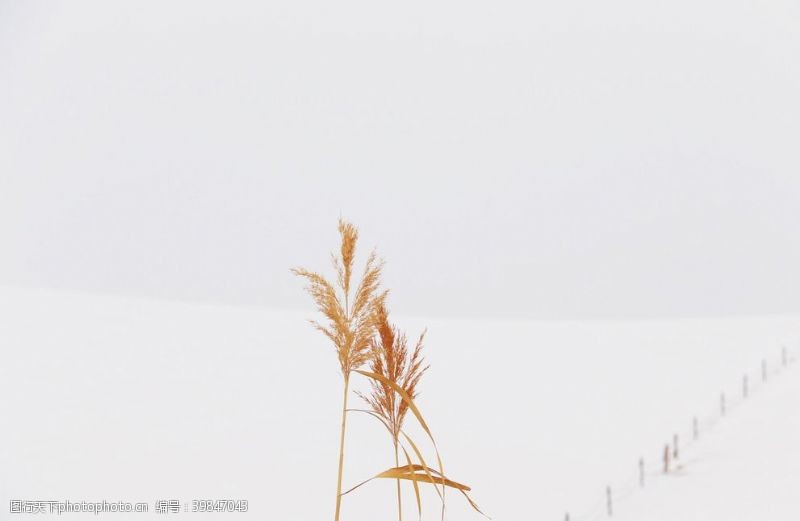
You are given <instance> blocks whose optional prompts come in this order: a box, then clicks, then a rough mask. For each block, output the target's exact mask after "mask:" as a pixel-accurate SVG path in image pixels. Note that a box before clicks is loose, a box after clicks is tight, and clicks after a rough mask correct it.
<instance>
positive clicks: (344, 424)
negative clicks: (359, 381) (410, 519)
mask: <svg viewBox="0 0 800 521" xmlns="http://www.w3.org/2000/svg"><path fill="white" fill-rule="evenodd" d="M349 388H350V375H349V374H348V375H345V377H344V398H343V400H342V433H341V437H340V438H339V477H338V479H337V480H336V514H335V516H334V521H339V511H340V510H341V507H342V470H343V468H344V436H345V432H346V430H347V392H348V390H349Z"/></svg>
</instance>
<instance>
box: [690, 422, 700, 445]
mask: <svg viewBox="0 0 800 521" xmlns="http://www.w3.org/2000/svg"><path fill="white" fill-rule="evenodd" d="M699 437H700V426H699V425H698V424H697V416H695V417H694V418H692V438H694V439H695V440H696V439H697V438H699Z"/></svg>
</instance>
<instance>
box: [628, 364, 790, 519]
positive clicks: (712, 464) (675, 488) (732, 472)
mask: <svg viewBox="0 0 800 521" xmlns="http://www.w3.org/2000/svg"><path fill="white" fill-rule="evenodd" d="M798 411H800V373H798V367H797V365H796V364H795V365H794V366H790V367H789V369H787V371H786V373H785V374H784V375H780V376H777V377H774V378H771V379H770V381H769V382H768V385H766V386H764V388H763V389H761V390H759V391H757V392H755V393H754V394H753V395H751V397H749V398H748V399H747V401H746V403H744V404H742V406H741V407H740V408H739V410H736V411H734V412H733V413H732V414H731V415H729V416H728V417H727V418H726V419H725V421H722V422H720V423H719V424H718V425H717V426H716V427H715V428H714V429H713V430H711V431H710V432H709V433H708V435H707V436H702V437H701V438H700V440H698V442H697V443H696V444H694V445H693V446H692V447H691V448H690V449H689V450H687V452H686V454H685V455H684V456H683V457H682V458H683V459H685V460H686V461H685V462H681V465H682V468H680V469H679V470H678V471H677V472H675V473H672V474H668V475H666V476H664V475H661V476H660V477H658V478H655V477H654V478H651V479H648V480H647V481H646V483H645V490H644V491H643V492H639V493H637V494H632V495H631V497H630V499H628V500H626V501H624V502H621V503H620V504H619V505H618V508H617V512H616V514H615V518H616V519H619V520H621V521H628V520H630V521H633V520H641V519H648V520H650V521H703V520H716V519H724V520H725V521H752V520H760V521H773V520H775V521H777V520H792V519H798V518H800V443H799V442H798V440H800V414H798Z"/></svg>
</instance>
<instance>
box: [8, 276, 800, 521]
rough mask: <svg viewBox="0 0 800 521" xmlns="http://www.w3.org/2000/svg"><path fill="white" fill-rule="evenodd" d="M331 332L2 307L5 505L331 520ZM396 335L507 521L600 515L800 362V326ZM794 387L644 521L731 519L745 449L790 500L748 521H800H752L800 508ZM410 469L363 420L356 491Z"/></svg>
mask: <svg viewBox="0 0 800 521" xmlns="http://www.w3.org/2000/svg"><path fill="white" fill-rule="evenodd" d="M313 316H314V314H313V313H312V312H311V310H310V309H309V312H308V313H301V312H296V311H276V310H268V309H263V308H244V307H239V308H237V307H220V306H211V305H202V304H187V303H179V302H160V301H150V300H144V299H142V300H137V299H123V298H116V297H106V296H102V297H101V296H89V295H82V294H71V293H59V292H47V291H35V290H20V289H10V288H2V290H1V291H0V352H1V353H2V360H1V362H0V396H1V397H2V398H0V415H2V417H3V418H4V425H5V426H4V428H3V429H0V504H6V505H8V501H9V500H11V499H28V500H51V499H52V500H55V499H70V500H102V499H105V500H109V501H111V500H127V501H147V502H149V503H151V507H152V503H153V502H154V501H156V500H158V499H178V500H180V501H181V502H182V503H191V501H192V500H194V499H247V500H248V501H249V505H250V510H249V512H248V513H247V514H242V513H235V514H222V513H213V514H206V515H201V516H196V517H199V518H201V519H202V518H204V517H208V518H209V519H239V520H242V519H280V520H284V519H286V520H314V521H317V520H320V519H328V518H330V517H331V513H332V509H333V506H334V491H335V477H336V476H335V472H336V463H337V462H336V455H337V448H338V447H337V445H338V423H339V407H340V400H341V382H340V375H339V374H338V369H337V367H338V366H337V364H336V361H335V358H334V354H333V350H332V348H331V347H330V346H329V345H327V344H326V342H325V339H324V338H323V337H322V336H321V335H319V334H318V333H316V332H315V331H313V330H312V329H311V328H310V327H309V326H308V324H307V323H306V321H305V319H307V318H311V317H313ZM395 318H396V320H397V321H398V322H399V324H400V325H401V326H402V327H404V328H405V329H407V331H408V333H409V335H411V336H413V335H416V334H417V333H418V332H419V331H421V329H422V328H423V327H426V326H427V327H428V336H427V347H426V350H427V351H426V354H427V358H428V361H429V362H430V364H431V369H430V371H429V373H428V374H427V375H426V378H425V380H424V381H423V382H422V385H421V396H420V398H419V402H418V403H419V405H420V407H421V409H422V411H423V413H424V414H425V416H426V417H427V419H428V420H429V423H430V425H431V427H432V429H433V431H434V433H435V435H436V437H437V442H438V443H439V446H440V448H441V450H442V455H443V457H444V461H445V465H446V468H447V472H448V474H449V475H451V476H452V477H453V478H454V479H457V480H460V481H463V482H466V483H468V484H469V485H471V486H472V487H473V491H474V494H473V497H474V498H475V500H476V501H477V502H478V504H479V505H480V506H481V507H483V508H484V509H485V510H486V512H487V513H488V514H489V515H491V516H492V517H493V518H494V519H498V520H503V519H507V520H515V519H540V520H548V519H552V520H560V519H563V518H564V514H565V512H566V511H571V512H575V513H576V515H577V514H578V513H580V512H581V511H583V510H585V509H586V508H588V507H591V505H592V504H593V503H594V502H596V501H597V500H598V499H601V498H602V493H603V489H604V487H605V485H606V484H607V483H612V484H613V483H615V482H617V481H619V480H624V479H627V477H628V476H629V475H630V474H631V473H632V472H633V471H635V469H636V465H637V462H638V459H639V457H642V456H644V457H646V458H647V459H648V461H651V460H652V459H653V458H655V457H657V455H658V452H659V450H660V448H661V447H663V444H664V443H666V442H668V441H669V440H670V438H671V436H672V433H673V432H677V431H680V432H685V431H687V430H688V429H690V428H691V419H692V417H693V416H695V415H697V416H704V415H707V414H710V413H713V412H714V411H715V409H716V407H717V406H718V400H719V394H720V392H721V391H723V390H725V391H726V392H728V393H729V395H730V396H731V397H733V396H735V395H736V394H737V393H738V391H739V385H740V379H741V377H742V375H743V373H744V372H746V371H749V372H750V374H751V375H752V380H753V381H754V382H757V380H758V374H759V370H760V369H759V367H760V363H761V360H762V359H763V358H768V359H769V364H770V369H771V370H772V369H774V368H775V364H776V363H777V362H778V360H779V358H780V353H781V346H782V345H785V346H787V347H788V349H789V351H790V352H792V353H796V352H797V347H798V344H797V339H798V336H799V335H798V331H800V317H797V316H777V317H736V318H724V319H722V318H721V319H706V320H670V321H667V320H664V321H657V320H653V321H636V322H624V321H619V322H610V321H602V322H601V321H588V322H566V321H564V322H534V321H503V320H456V319H441V318H436V319H434V318H430V319H426V318H419V317H395ZM790 371H791V368H790V369H789V370H788V371H787V372H786V374H785V376H784V377H781V378H782V379H783V381H782V383H779V382H781V378H776V382H775V387H774V389H772V390H770V387H769V386H767V387H765V388H764V389H763V390H761V391H759V392H755V390H754V394H753V398H752V401H751V402H748V403H747V404H746V407H745V406H741V407H737V408H735V409H733V410H732V411H730V415H729V417H728V418H727V419H726V421H725V422H720V423H718V424H717V426H716V427H715V428H714V430H713V431H710V432H709V433H708V437H707V438H705V437H704V438H703V440H702V443H703V445H702V451H700V452H698V453H697V457H698V458H700V459H699V460H698V462H697V463H696V464H691V465H688V466H687V468H686V471H685V476H686V479H682V478H678V477H676V478H675V479H674V480H671V481H670V480H667V479H664V480H661V482H659V483H658V484H654V485H653V487H652V488H648V489H647V490H646V491H645V492H644V493H641V494H637V496H636V498H635V499H633V498H632V499H630V500H629V504H630V505H631V510H630V511H631V512H634V511H635V512H637V514H638V515H639V517H637V519H643V518H646V519H662V518H663V519H670V520H671V519H706V518H704V517H702V516H700V517H697V516H695V517H694V518H692V517H686V516H683V517H681V515H683V514H680V513H679V512H677V511H675V512H676V515H677V516H678V517H657V515H656V512H658V511H663V512H664V515H665V516H666V515H667V511H668V507H669V508H672V507H673V506H674V505H675V502H674V501H673V498H678V497H683V498H686V503H684V504H685V505H689V506H688V507H687V511H690V512H694V511H695V510H693V509H692V508H691V505H692V504H695V505H699V503H701V502H704V501H705V499H706V496H705V495H704V494H703V490H708V491H709V494H708V498H709V501H712V500H713V501H717V502H719V498H720V497H722V496H724V494H723V489H722V488H718V489H714V490H712V489H711V488H710V487H711V485H709V484H708V482H711V481H713V482H714V483H719V482H718V481H717V480H716V478H714V477H713V476H712V470H711V469H712V467H713V468H714V469H717V470H714V471H713V472H719V473H721V474H722V475H725V476H733V474H736V480H738V481H742V482H744V481H746V480H747V479H749V478H748V477H747V475H746V471H747V469H748V468H749V465H750V464H751V462H752V461H753V459H754V458H746V457H745V456H744V455H743V454H741V453H740V451H738V450H737V449H736V448H737V447H739V446H743V445H744V444H746V443H750V444H751V446H750V447H749V448H748V450H749V451H752V452H750V454H752V455H757V454H758V451H759V450H762V449H763V450H764V451H766V452H764V455H765V459H764V461H762V462H760V466H758V467H757V468H756V467H754V468H753V474H752V476H751V478H752V481H767V479H766V478H767V476H765V475H762V474H761V473H762V472H767V468H769V469H771V472H773V475H772V476H771V477H769V479H778V480H780V481H781V483H783V485H782V487H783V488H780V487H777V488H776V494H778V495H779V496H776V497H775V498H770V497H768V495H767V494H766V492H768V490H763V489H762V492H764V494H761V495H759V496H752V497H748V496H745V495H743V494H733V495H731V496H730V497H728V498H727V500H729V501H730V504H731V506H732V508H734V509H736V505H737V504H739V503H742V504H744V503H745V502H748V501H749V502H750V503H748V504H749V505H750V507H751V510H750V511H749V512H751V513H764V515H763V516H756V515H752V516H749V517H747V516H745V517H741V519H753V520H755V519H759V520H766V519H770V520H772V519H774V520H782V519H787V520H788V519H796V515H797V513H798V512H800V508H798V509H797V510H796V511H795V512H794V513H793V515H794V516H795V517H792V516H791V515H789V516H788V517H787V515H783V514H784V513H783V512H775V513H774V515H772V514H773V513H772V512H771V511H769V510H760V507H759V505H756V504H755V503H753V502H754V501H755V500H756V499H753V498H757V499H758V501H768V500H769V501H772V500H774V501H781V500H783V501H784V503H783V504H784V505H787V504H788V503H787V501H789V500H790V497H789V496H787V495H786V494H787V493H788V492H787V490H790V489H792V487H793V488H794V489H797V488H798V487H797V485H800V477H798V476H800V474H799V473H798V472H796V471H797V463H796V462H797V460H796V456H797V452H796V449H795V452H794V457H795V459H794V460H793V461H794V463H791V462H789V461H783V460H782V456H781V454H783V451H784V449H787V450H788V449H791V446H790V443H789V442H790V440H792V439H797V436H796V434H794V437H792V434H791V433H792V432H794V433H796V432H797V423H796V421H797V420H796V418H794V420H793V421H794V422H795V423H794V424H792V426H791V428H792V429H794V431H786V432H784V433H782V435H781V437H775V438H769V437H768V436H767V435H768V433H769V426H770V425H774V426H775V428H776V429H777V428H778V427H780V428H783V427H782V426H783V424H780V423H779V420H780V419H781V417H783V416H787V415H790V414H791V413H792V411H795V412H796V405H797V400H798V399H799V398H798V388H797V385H796V381H797V375H796V374H792V373H791V372H790ZM789 375H791V376H789ZM754 385H755V384H754ZM779 385H781V387H779ZM355 386H356V387H357V388H362V389H363V388H365V382H363V381H356V383H355ZM795 416H796V414H795ZM770 422H774V423H770ZM786 428H787V429H788V428H789V427H788V426H787V427H786ZM748 429H749V430H748ZM412 430H413V429H412ZM747 433H750V434H747ZM704 434H705V433H704ZM750 435H752V440H751V439H750V438H749V436H750ZM714 436H718V437H719V440H720V442H719V443H718V444H717V443H716V442H715V440H716V439H717V438H715V437H714ZM753 444H755V445H753ZM696 447H697V448H698V450H699V447H701V445H700V444H698V445H696ZM772 451H774V453H773V452H772ZM787 454H789V453H787ZM766 456H769V458H767V457H766ZM770 462H773V463H774V466H773V465H772V463H770ZM392 463H393V454H392V452H391V450H390V445H389V443H388V440H387V439H386V438H385V437H384V435H383V433H382V432H381V429H380V428H379V425H377V424H376V423H375V422H374V420H371V419H370V418H368V417H363V418H362V417H359V416H353V417H352V422H351V424H350V426H349V437H348V443H347V463H346V468H345V482H346V484H353V483H356V482H358V481H360V480H362V479H364V478H366V477H369V476H370V475H372V474H374V473H376V472H377V471H380V470H383V469H384V468H387V467H389V466H391V464H392ZM792 465H794V466H793V467H792ZM734 467H735V468H734ZM706 468H707V469H708V471H707V472H706V470H705V469H706ZM681 476H682V477H683V476H684V474H682V475H681ZM706 479H708V482H707V481H705V480H706ZM694 480H696V484H693V482H694ZM731 480H733V477H731ZM758 485H760V486H762V487H763V485H764V484H763V483H759V484H758ZM662 489H663V490H662ZM684 489H687V490H688V489H691V492H686V490H684ZM407 492H408V495H407V497H406V501H407V502H408V504H409V505H410V504H411V502H412V501H413V499H412V495H411V493H410V492H411V491H410V490H408V491H407ZM662 492H663V493H662ZM393 494H394V489H393V485H392V484H391V483H387V482H372V483H369V484H368V485H366V486H364V487H362V488H361V489H359V490H358V491H356V492H354V493H353V495H352V496H348V497H346V498H345V501H344V503H343V519H345V520H347V521H360V520H373V519H377V518H379V517H380V518H386V516H391V515H392V512H393V501H394V499H393V498H394V496H393ZM781 494H782V495H781ZM781 498H782V499H781ZM424 499H425V501H426V508H425V514H426V517H427V518H431V517H430V516H438V508H437V506H436V501H435V496H434V494H433V493H431V492H430V491H428V493H427V494H425V495H424ZM448 499H449V501H448V510H449V518H450V519H452V520H460V519H464V520H466V519H477V517H476V516H475V514H473V513H471V511H470V510H469V508H468V507H467V506H466V505H465V504H464V502H463V501H461V498H460V497H458V496H456V495H454V494H451V495H449V496H448ZM634 506H635V510H634ZM745 506H746V505H745ZM625 508H627V507H625ZM625 508H623V506H622V505H621V506H620V510H619V515H620V516H622V515H624V514H625V512H626V510H625ZM676 508H677V507H676ZM698 508H699V507H698ZM743 508H744V507H743ZM764 508H765V509H766V508H767V506H764ZM697 511H698V512H700V511H704V510H697ZM708 511H709V512H711V511H710V510H708ZM736 511H738V510H736ZM743 511H744V510H743ZM669 512H673V511H672V510H669ZM645 514H646V515H645ZM767 514H769V515H767ZM150 516H152V517H157V516H156V515H155V514H153V513H151V514H150ZM643 516H644V517H643ZM770 516H771V517H770ZM99 517H101V518H102V517H104V516H99ZM137 518H139V517H138V516H137ZM141 518H148V516H142V517H141ZM631 519H633V518H631ZM708 519H711V518H708ZM714 519H734V517H724V516H723V517H715V518H714ZM736 519H738V518H736Z"/></svg>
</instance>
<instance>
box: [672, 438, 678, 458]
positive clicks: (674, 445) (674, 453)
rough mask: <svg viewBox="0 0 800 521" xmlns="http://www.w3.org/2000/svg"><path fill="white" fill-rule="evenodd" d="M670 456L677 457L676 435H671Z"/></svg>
mask: <svg viewBox="0 0 800 521" xmlns="http://www.w3.org/2000/svg"><path fill="white" fill-rule="evenodd" d="M672 458H673V459H678V435H677V434H675V435H674V436H672Z"/></svg>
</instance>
